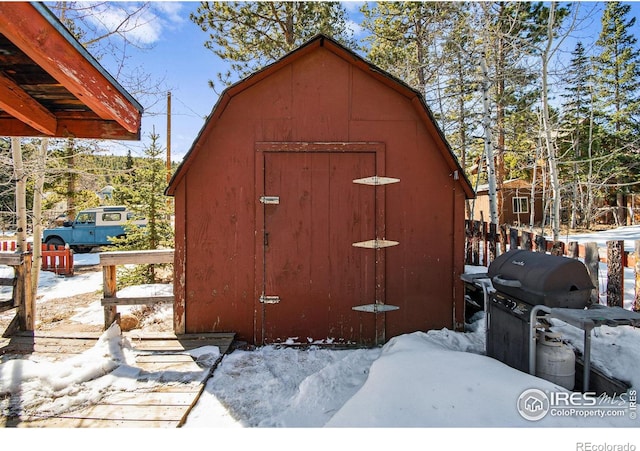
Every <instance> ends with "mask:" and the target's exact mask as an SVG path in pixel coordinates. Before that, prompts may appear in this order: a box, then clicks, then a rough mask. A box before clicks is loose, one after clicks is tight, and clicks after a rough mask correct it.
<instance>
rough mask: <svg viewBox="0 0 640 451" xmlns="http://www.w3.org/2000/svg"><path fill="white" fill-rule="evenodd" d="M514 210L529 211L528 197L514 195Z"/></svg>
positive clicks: (516, 211) (519, 211) (515, 211)
mask: <svg viewBox="0 0 640 451" xmlns="http://www.w3.org/2000/svg"><path fill="white" fill-rule="evenodd" d="M513 212H514V213H516V214H518V213H529V199H528V198H527V197H514V198H513Z"/></svg>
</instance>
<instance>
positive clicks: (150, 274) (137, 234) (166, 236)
mask: <svg viewBox="0 0 640 451" xmlns="http://www.w3.org/2000/svg"><path fill="white" fill-rule="evenodd" d="M150 139H151V142H150V144H149V146H148V147H146V148H145V150H144V154H145V158H141V159H140V160H139V161H140V163H139V165H138V167H137V168H136V170H135V176H134V177H133V182H132V185H131V188H132V190H131V193H130V194H131V200H132V204H131V205H130V206H129V208H130V209H131V210H133V211H134V212H135V213H136V214H137V217H144V218H146V219H147V225H146V226H145V227H138V226H136V225H134V224H129V225H127V226H126V227H125V228H126V230H127V234H126V236H124V237H121V238H116V239H113V240H112V243H113V244H114V246H115V247H116V248H117V249H120V250H145V249H162V248H172V247H173V228H172V226H171V213H172V212H171V210H170V208H169V204H168V203H167V201H166V197H165V195H164V189H165V186H166V180H167V172H166V165H165V162H164V160H163V159H162V158H160V157H161V156H162V155H163V149H162V148H161V147H160V146H159V144H158V139H159V136H158V135H157V134H155V132H153V133H152V134H151V135H150ZM159 268H161V267H159V266H158V265H141V266H138V267H136V268H133V269H125V270H123V273H122V275H119V276H118V281H119V283H121V284H123V285H131V284H139V283H154V282H156V280H157V277H158V269H159Z"/></svg>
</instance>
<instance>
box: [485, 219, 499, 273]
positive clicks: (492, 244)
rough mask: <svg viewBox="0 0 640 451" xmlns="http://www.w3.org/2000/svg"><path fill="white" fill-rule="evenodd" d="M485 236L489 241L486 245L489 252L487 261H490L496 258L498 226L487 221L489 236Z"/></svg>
mask: <svg viewBox="0 0 640 451" xmlns="http://www.w3.org/2000/svg"><path fill="white" fill-rule="evenodd" d="M487 238H488V243H489V245H488V246H487V252H488V254H489V261H488V263H491V262H492V261H494V260H495V259H496V243H497V241H498V228H497V227H496V224H494V223H489V236H488V237H487Z"/></svg>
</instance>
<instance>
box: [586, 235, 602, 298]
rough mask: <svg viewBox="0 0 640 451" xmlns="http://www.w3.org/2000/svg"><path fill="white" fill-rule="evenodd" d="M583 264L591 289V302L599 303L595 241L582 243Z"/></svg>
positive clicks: (596, 245)
mask: <svg viewBox="0 0 640 451" xmlns="http://www.w3.org/2000/svg"><path fill="white" fill-rule="evenodd" d="M584 264H585V266H586V267H587V272H588V273H589V277H591V283H592V284H593V287H594V288H593V290H592V291H591V304H599V303H600V288H599V284H598V280H599V278H598V272H599V271H600V254H599V252H598V244H597V243H584Z"/></svg>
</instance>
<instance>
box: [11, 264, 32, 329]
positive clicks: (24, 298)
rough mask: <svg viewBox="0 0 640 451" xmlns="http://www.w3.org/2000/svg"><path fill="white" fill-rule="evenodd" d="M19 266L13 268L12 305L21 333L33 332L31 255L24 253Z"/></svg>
mask: <svg viewBox="0 0 640 451" xmlns="http://www.w3.org/2000/svg"><path fill="white" fill-rule="evenodd" d="M21 257H22V258H21V262H20V265H19V266H16V267H15V271H16V286H15V289H14V291H13V294H14V305H16V304H17V307H18V327H19V328H20V330H22V331H33V330H35V325H36V305H35V298H34V297H33V292H32V291H31V261H32V258H31V253H30V252H24V253H23V254H22V256H21Z"/></svg>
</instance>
